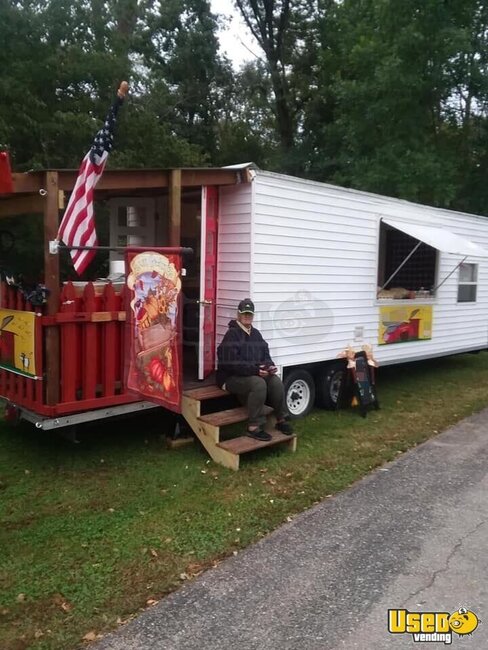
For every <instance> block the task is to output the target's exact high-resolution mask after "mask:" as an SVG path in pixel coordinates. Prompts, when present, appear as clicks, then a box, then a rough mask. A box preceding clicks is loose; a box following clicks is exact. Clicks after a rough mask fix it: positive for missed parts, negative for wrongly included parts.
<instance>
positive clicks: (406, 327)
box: [378, 305, 432, 345]
mask: <svg viewBox="0 0 488 650" xmlns="http://www.w3.org/2000/svg"><path fill="white" fill-rule="evenodd" d="M379 310H380V322H379V333H378V344H379V345H389V344H391V343H404V342H407V341H425V340H428V339H431V338H432V305H398V306H397V305H384V306H382V307H380V308H379Z"/></svg>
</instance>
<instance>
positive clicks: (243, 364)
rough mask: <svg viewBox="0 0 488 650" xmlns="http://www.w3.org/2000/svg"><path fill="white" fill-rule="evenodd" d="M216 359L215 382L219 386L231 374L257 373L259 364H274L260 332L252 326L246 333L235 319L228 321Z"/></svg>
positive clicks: (246, 375)
mask: <svg viewBox="0 0 488 650" xmlns="http://www.w3.org/2000/svg"><path fill="white" fill-rule="evenodd" d="M217 359H218V366H217V384H218V385H219V386H220V387H222V385H223V384H225V382H226V380H227V377H230V376H231V375H239V376H240V377H248V376H251V375H258V374H259V366H260V365H274V364H273V360H272V359H271V357H270V356H269V348H268V344H267V343H266V341H265V340H264V339H263V337H262V335H261V332H260V331H259V330H257V329H256V328H255V327H252V328H251V333H250V334H246V332H245V331H244V330H243V329H242V327H239V325H238V323H237V321H236V320H231V321H229V329H228V330H227V332H226V334H225V336H224V338H223V339H222V342H221V344H220V345H219V347H218V349H217Z"/></svg>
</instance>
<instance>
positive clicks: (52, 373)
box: [44, 172, 60, 405]
mask: <svg viewBox="0 0 488 650" xmlns="http://www.w3.org/2000/svg"><path fill="white" fill-rule="evenodd" d="M45 189H46V191H47V195H46V197H45V204H44V282H45V285H46V288H47V289H48V290H49V296H48V299H47V313H48V315H51V314H56V313H57V312H58V311H59V294H60V286H59V254H57V255H52V254H51V253H50V252H49V242H50V241H52V240H54V239H56V236H57V234H58V226H59V223H58V221H59V219H58V216H59V215H58V173H57V172H46V179H45ZM45 394H46V401H47V404H49V405H55V404H57V403H58V402H59V329H58V326H57V325H54V326H51V327H47V328H46V393H45Z"/></svg>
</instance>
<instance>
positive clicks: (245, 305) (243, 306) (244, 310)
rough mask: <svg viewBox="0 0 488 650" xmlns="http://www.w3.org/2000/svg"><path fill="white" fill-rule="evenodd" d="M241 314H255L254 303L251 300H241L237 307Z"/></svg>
mask: <svg viewBox="0 0 488 650" xmlns="http://www.w3.org/2000/svg"><path fill="white" fill-rule="evenodd" d="M237 311H238V312H239V314H254V303H253V301H252V300H251V299H250V298H246V299H245V300H241V302H240V303H239V305H238V307H237Z"/></svg>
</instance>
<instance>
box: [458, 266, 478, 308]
mask: <svg viewBox="0 0 488 650" xmlns="http://www.w3.org/2000/svg"><path fill="white" fill-rule="evenodd" d="M477 284H478V265H477V264H461V266H460V267H459V280H458V295H457V301H458V302H476V288H477Z"/></svg>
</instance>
